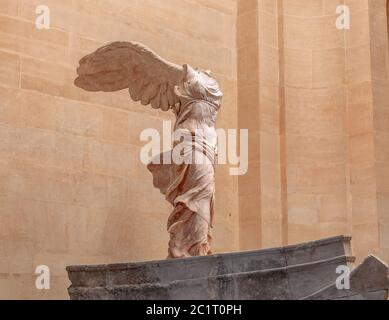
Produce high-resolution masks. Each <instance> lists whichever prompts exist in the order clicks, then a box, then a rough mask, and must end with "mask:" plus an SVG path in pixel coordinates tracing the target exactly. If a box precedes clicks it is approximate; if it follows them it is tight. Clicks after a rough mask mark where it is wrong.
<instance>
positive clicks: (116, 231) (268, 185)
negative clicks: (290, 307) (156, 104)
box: [0, 0, 389, 299]
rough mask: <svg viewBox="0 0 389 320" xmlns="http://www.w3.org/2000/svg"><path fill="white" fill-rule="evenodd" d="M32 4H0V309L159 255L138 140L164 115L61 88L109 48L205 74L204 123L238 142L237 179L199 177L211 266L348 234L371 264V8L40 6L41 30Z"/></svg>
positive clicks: (378, 78)
mask: <svg viewBox="0 0 389 320" xmlns="http://www.w3.org/2000/svg"><path fill="white" fill-rule="evenodd" d="M38 4H41V2H40V1H38V0H0V71H1V72H0V299H1V298H30V299H31V298H38V299H43V298H67V293H66V286H67V285H68V281H67V279H66V273H65V270H64V268H65V266H66V265H70V264H95V263H110V262H122V261H139V260H149V259H160V258H164V257H165V256H166V246H167V241H168V235H167V233H166V227H165V226H166V219H167V216H168V214H169V212H170V210H171V208H170V207H169V205H167V204H166V203H165V201H164V199H163V197H162V196H161V195H160V194H159V192H158V191H157V190H155V189H154V188H153V187H152V181H151V176H150V174H149V173H148V172H147V170H146V169H145V166H144V165H143V164H141V163H140V161H139V152H140V148H141V146H142V143H141V142H140V141H139V134H140V132H141V131H142V130H143V129H145V128H150V127H154V128H158V129H162V123H163V120H173V118H172V117H171V115H168V114H165V113H162V112H160V111H155V110H151V109H150V108H145V107H142V106H139V105H138V104H136V103H133V102H131V101H130V98H129V95H128V93H127V92H125V91H123V92H119V93H113V94H102V93H94V94H92V93H86V92H83V91H81V90H79V89H77V88H75V86H74V85H73V80H74V77H75V68H76V67H77V64H78V60H79V59H80V58H81V57H82V56H83V55H85V54H87V53H89V52H91V51H93V50H95V49H96V48H97V47H99V46H101V45H103V44H105V43H107V42H110V41H114V40H124V41H125V40H135V41H140V42H143V43H145V44H146V45H149V46H150V47H151V48H152V49H154V50H155V51H157V52H158V53H160V54H161V55H162V56H164V57H165V58H167V59H170V60H172V61H175V62H177V63H189V64H192V65H193V66H198V67H202V68H207V69H208V68H211V69H212V71H213V73H214V75H215V76H216V78H217V79H218V80H219V81H220V83H221V85H222V87H223V91H224V93H225V99H224V104H223V110H222V111H221V114H220V117H219V121H218V127H220V128H225V129H227V128H231V129H232V128H236V127H239V128H244V129H249V132H250V136H249V172H248V174H247V175H245V176H242V177H239V178H237V177H232V176H230V175H229V171H228V169H229V167H228V166H218V168H217V207H216V223H215V224H216V228H215V230H214V237H215V242H214V251H215V252H223V251H235V250H239V249H240V250H245V249H257V248H265V247H273V246H281V245H286V244H292V243H297V242H302V241H306V240H313V239H318V238H322V237H327V236H332V235H339V234H350V235H352V236H353V238H354V240H353V246H354V253H355V254H356V255H357V257H358V258H359V259H360V258H363V257H364V256H366V255H367V254H369V253H377V254H379V255H380V256H381V257H382V258H383V259H385V260H386V261H389V236H388V235H389V184H388V181H389V156H388V155H389V143H388V141H389V111H388V110H389V96H388V94H389V58H388V56H389V49H388V26H389V24H388V19H387V13H386V12H387V10H388V6H389V5H388V1H387V0H223V1H219V0H163V1H162V0H131V1H128V0H99V1H98V0H73V1H60V0H46V1H45V4H47V5H48V6H49V7H50V9H51V25H52V26H51V29H50V30H46V31H43V30H42V31H39V30H37V29H36V28H35V26H34V21H35V18H36V14H35V8H36V6H37V5H38ZM341 4H346V5H349V7H350V9H351V29H350V30H338V29H337V28H336V27H335V21H336V18H337V17H338V15H337V14H336V12H335V9H336V7H337V6H338V5H341ZM42 264H43V265H48V266H49V267H50V269H51V273H52V278H51V287H52V289H51V290H49V291H37V290H36V289H35V284H34V282H35V279H36V276H35V275H34V270H35V268H36V266H38V265H42Z"/></svg>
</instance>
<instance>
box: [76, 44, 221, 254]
mask: <svg viewBox="0 0 389 320" xmlns="http://www.w3.org/2000/svg"><path fill="white" fill-rule="evenodd" d="M77 73H78V78H77V79H76V80H75V84H76V86H78V87H80V88H82V89H84V90H87V91H103V92H112V91H118V90H123V89H129V92H130V95H131V98H132V99H133V100H134V101H140V102H141V103H142V105H145V106H147V105H151V107H153V108H154V109H161V110H163V111H169V110H172V111H173V112H174V115H175V117H176V123H175V132H179V136H180V140H179V141H175V142H174V144H173V150H174V149H175V147H177V146H178V145H180V146H181V149H180V152H179V155H180V156H181V160H183V161H180V162H177V161H166V159H169V160H174V157H173V155H174V151H173V150H172V151H171V152H169V153H168V154H166V153H164V154H161V155H159V156H158V157H156V158H155V159H153V160H152V161H151V163H150V164H149V165H148V169H149V171H150V172H151V173H152V175H153V180H154V186H155V187H156V188H158V189H159V190H160V191H161V193H162V194H164V195H165V197H166V200H167V201H169V202H170V203H171V204H172V205H173V207H174V210H173V212H172V213H171V215H170V217H169V220H168V232H169V233H170V242H169V255H168V258H169V259H175V258H184V257H191V256H204V255H209V254H211V240H212V236H211V229H212V227H213V217H214V202H215V164H216V161H217V135H216V130H215V121H216V116H217V113H218V110H219V109H220V107H221V101H222V97H223V94H222V92H221V90H220V87H219V85H218V83H217V82H216V81H215V80H214V79H213V78H212V77H211V73H210V71H205V70H199V69H193V68H191V67H190V66H188V65H184V66H179V65H176V64H173V63H170V62H168V61H166V60H164V59H162V58H161V57H159V56H158V55H157V54H155V53H154V52H152V51H151V50H150V49H149V48H147V47H146V46H144V45H142V44H139V43H134V42H114V43H112V44H109V45H107V46H104V47H102V48H100V49H98V50H97V51H95V52H94V53H92V54H90V55H88V56H86V57H84V58H83V59H82V60H81V61H80V66H79V68H78V70H77ZM182 146H184V147H183V148H182ZM195 159H202V161H195Z"/></svg>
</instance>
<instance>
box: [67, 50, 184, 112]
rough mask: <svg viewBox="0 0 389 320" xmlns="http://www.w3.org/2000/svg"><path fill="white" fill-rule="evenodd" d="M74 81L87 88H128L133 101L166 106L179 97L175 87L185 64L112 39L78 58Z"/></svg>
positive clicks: (160, 106)
mask: <svg viewBox="0 0 389 320" xmlns="http://www.w3.org/2000/svg"><path fill="white" fill-rule="evenodd" d="M77 74H78V77H77V79H76V80H75V85H76V86H77V87H79V88H82V89H84V90H87V91H103V92H113V91H119V90H123V89H129V92H130V96H131V98H132V99H133V100H134V101H141V103H142V104H143V105H149V104H151V105H152V107H153V108H155V109H162V110H164V111H167V110H169V109H170V108H171V107H173V106H174V105H175V104H176V103H178V102H179V98H178V97H177V96H176V94H175V93H174V87H175V86H176V85H179V84H180V82H181V81H182V79H183V77H184V68H183V67H182V66H179V65H176V64H174V63H171V62H168V61H166V60H164V59H162V58H161V57H159V56H158V55H157V54H156V53H154V52H153V51H151V50H150V49H149V48H147V47H146V46H144V45H142V44H140V43H135V42H114V43H111V44H108V45H106V46H104V47H102V48H100V49H98V50H96V51H95V52H93V53H91V54H89V55H87V56H85V57H84V58H82V59H81V60H80V66H79V68H78V69H77Z"/></svg>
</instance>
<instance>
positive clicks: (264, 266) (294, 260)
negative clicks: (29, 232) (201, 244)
mask: <svg viewBox="0 0 389 320" xmlns="http://www.w3.org/2000/svg"><path fill="white" fill-rule="evenodd" d="M350 240H351V238H349V237H343V236H341V237H335V238H330V239H324V240H319V241H314V242H310V243H305V244H301V245H296V246H288V247H284V248H277V249H268V250H258V251H248V252H238V253H228V254H220V255H214V256H208V257H196V258H188V259H180V260H164V261H153V262H143V263H129V264H117V265H100V266H76V267H68V268H67V271H68V274H69V278H70V280H71V282H72V285H71V287H70V288H69V294H70V297H71V299H74V300H90V299H98V300H100V299H104V300H107V299H112V300H150V299H153V300H154V299H155V300H208V299H211V300H212V299H217V300H243V299H247V300H274V299H288V300H290V299H386V298H387V295H388V288H389V282H388V268H387V266H386V265H385V264H384V263H382V262H381V261H379V260H378V259H377V258H375V257H374V256H370V257H368V258H367V259H366V260H365V262H364V263H363V264H362V265H361V266H359V267H358V268H356V269H354V265H353V263H354V261H355V259H354V258H353V257H352V256H351V252H350ZM339 266H348V267H349V268H350V269H351V270H353V271H352V273H351V288H350V290H338V289H337V287H336V283H335V282H336V279H337V278H338V277H339V276H340V275H339V274H337V273H336V271H337V268H338V267H339Z"/></svg>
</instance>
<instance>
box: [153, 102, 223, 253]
mask: <svg viewBox="0 0 389 320" xmlns="http://www.w3.org/2000/svg"><path fill="white" fill-rule="evenodd" d="M218 108H219V106H218V105H217V104H214V103H212V102H209V101H206V100H197V99H189V100H188V101H186V102H185V103H184V104H183V105H182V106H181V107H180V108H179V110H176V111H177V112H176V116H177V121H176V125H175V132H176V133H178V135H179V136H180V137H181V140H180V141H179V142H175V143H174V148H173V150H175V151H169V152H168V155H167V157H166V154H161V155H159V156H158V157H157V158H156V159H154V160H153V161H152V162H151V163H150V164H149V165H148V169H149V170H150V172H151V173H152V174H153V181H154V186H155V187H156V188H158V189H160V191H161V193H162V194H164V195H165V197H166V200H167V201H169V202H170V203H171V204H172V205H173V206H174V210H173V212H172V213H171V214H170V217H169V219H168V225H167V228H168V232H169V234H170V242H169V255H168V258H184V257H191V256H204V255H209V254H211V241H212V235H211V229H212V227H213V218H214V202H215V164H216V159H217V136H216V130H215V127H214V125H215V119H216V114H217V111H218ZM179 147H180V148H179ZM177 149H179V150H180V151H179V152H178V153H177V154H179V155H180V156H181V158H180V159H181V160H182V161H181V162H182V163H177V161H175V160H176V159H174V152H176V151H177ZM177 154H176V155H177ZM166 158H168V159H170V160H171V161H170V162H169V163H167V164H166V163H164V159H166ZM165 162H166V161H165Z"/></svg>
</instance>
